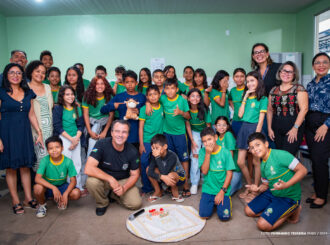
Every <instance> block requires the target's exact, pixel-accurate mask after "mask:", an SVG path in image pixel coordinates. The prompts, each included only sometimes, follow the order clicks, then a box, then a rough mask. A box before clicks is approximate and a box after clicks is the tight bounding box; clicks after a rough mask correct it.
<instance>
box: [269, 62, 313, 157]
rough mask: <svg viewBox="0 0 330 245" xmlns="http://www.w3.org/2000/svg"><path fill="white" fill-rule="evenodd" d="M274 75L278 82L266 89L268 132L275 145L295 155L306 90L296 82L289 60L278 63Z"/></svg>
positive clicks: (302, 121) (305, 108)
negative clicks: (268, 90)
mask: <svg viewBox="0 0 330 245" xmlns="http://www.w3.org/2000/svg"><path fill="white" fill-rule="evenodd" d="M276 79H278V80H280V81H281V84H280V85H278V86H275V87H273V88H272V89H271V91H270V93H269V99H268V110H267V123H268V135H269V138H270V139H271V140H273V141H275V144H276V148H277V149H281V150H286V151H288V152H290V153H291V154H292V155H296V154H297V152H298V150H299V145H300V143H301V141H302V139H303V134H304V128H305V124H304V120H305V116H306V113H307V111H308V94H307V93H306V90H305V88H304V87H303V86H302V85H300V84H297V83H298V81H299V72H298V69H297V67H296V65H295V64H294V63H293V62H291V61H287V62H285V63H284V64H282V65H281V66H280V68H279V69H278V71H277V73H276Z"/></svg>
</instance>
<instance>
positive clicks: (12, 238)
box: [0, 176, 330, 245]
mask: <svg viewBox="0 0 330 245" xmlns="http://www.w3.org/2000/svg"><path fill="white" fill-rule="evenodd" d="M311 182H312V180H311V177H310V176H308V177H306V178H305V179H304V181H303V183H302V190H303V193H302V200H303V202H302V206H303V209H302V212H301V220H300V222H299V223H298V224H296V225H292V224H285V225H283V226H282V227H281V228H280V229H278V230H277V231H276V233H270V234H265V233H262V232H260V231H259V230H258V229H257V227H256V221H255V219H252V218H248V217H246V216H245V215H244V212H243V208H244V203H243V202H242V201H241V200H239V198H238V197H237V195H234V197H233V199H232V200H233V218H232V219H231V220H230V221H229V222H221V221H219V219H218V218H217V216H216V214H214V215H213V216H212V218H211V219H210V220H208V221H207V223H206V225H205V227H204V229H203V230H202V231H201V232H200V233H199V234H197V235H196V236H194V237H191V238H189V239H187V240H185V241H182V242H181V244H205V245H206V244H207V245H211V244H225V245H226V244H253V245H258V244H330V204H328V205H326V206H325V207H324V208H323V209H320V210H312V209H310V208H309V206H308V205H307V204H305V203H304V200H305V199H306V197H307V196H308V195H309V194H310V193H311V191H312V187H311ZM199 191H200V190H199ZM199 199H200V193H199V195H196V196H193V197H190V198H188V199H186V200H185V201H184V202H183V205H191V206H193V207H195V208H196V209H198V205H199ZM158 203H173V202H172V201H171V200H170V198H169V197H164V198H162V199H161V200H159V201H157V202H156V203H155V204H158ZM144 205H145V206H147V205H148V202H147V200H146V198H144ZM129 214H130V211H129V210H126V209H124V208H122V207H120V206H119V205H118V204H116V203H112V204H110V206H109V208H108V210H107V212H106V214H105V215H104V216H102V217H97V216H96V215H95V205H94V200H93V199H92V198H91V197H90V196H87V197H85V198H82V199H80V200H78V201H76V202H71V203H70V206H69V207H68V209H67V210H65V211H60V210H58V209H57V208H56V206H55V205H54V204H53V203H52V202H50V201H49V202H48V212H47V216H46V217H45V218H43V219H38V218H36V217H35V214H34V211H33V210H31V209H26V213H25V215H23V216H15V215H13V214H12V210H11V206H10V197H9V195H5V196H4V197H1V198H0V217H1V218H0V244H147V243H149V244H151V243H150V242H148V241H145V240H142V239H140V238H137V237H135V236H134V235H132V234H131V233H129V232H128V231H127V230H126V226H125V221H126V218H127V217H128V215H129ZM319 232H327V235H319V234H318V233H319Z"/></svg>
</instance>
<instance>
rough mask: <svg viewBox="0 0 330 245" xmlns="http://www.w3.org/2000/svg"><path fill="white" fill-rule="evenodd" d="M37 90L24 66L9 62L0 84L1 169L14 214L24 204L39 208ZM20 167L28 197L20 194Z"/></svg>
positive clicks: (40, 141)
mask: <svg viewBox="0 0 330 245" xmlns="http://www.w3.org/2000/svg"><path fill="white" fill-rule="evenodd" d="M35 97H36V95H35V93H34V92H33V91H32V90H31V89H30V88H29V87H28V85H27V83H26V80H25V75H24V71H23V67H22V66H20V65H18V64H14V63H10V64H8V65H7V66H6V67H5V69H4V72H3V83H2V87H1V88H0V105H1V106H0V112H1V120H0V139H1V140H0V169H6V181H7V185H8V189H9V192H10V195H11V198H12V205H13V211H14V213H15V214H24V209H23V205H24V206H26V207H31V208H36V206H37V202H36V201H35V200H33V199H32V194H31V175H30V168H31V167H32V166H33V164H34V163H35V160H36V157H35V153H34V148H33V144H34V143H33V140H32V132H31V125H32V127H33V128H34V129H35V130H36V132H38V137H37V139H36V142H35V143H36V144H40V145H42V146H43V140H42V133H41V130H40V128H39V125H38V121H37V118H36V116H35V113H34V109H33V106H31V105H32V103H33V102H32V101H33V99H34V98H35ZM17 170H19V171H20V176H21V182H22V185H23V188H24V194H25V200H24V202H23V204H22V203H21V202H20V200H19V197H18V194H17Z"/></svg>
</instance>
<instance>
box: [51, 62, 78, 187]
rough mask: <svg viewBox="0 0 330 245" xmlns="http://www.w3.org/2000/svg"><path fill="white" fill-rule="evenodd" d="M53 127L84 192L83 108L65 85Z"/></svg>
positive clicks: (56, 109)
mask: <svg viewBox="0 0 330 245" xmlns="http://www.w3.org/2000/svg"><path fill="white" fill-rule="evenodd" d="M76 69H78V68H76ZM53 126H54V135H59V136H60V138H61V139H62V141H63V154H64V155H65V156H66V157H68V158H70V159H71V160H72V161H73V164H74V166H75V168H76V171H77V187H78V188H79V189H80V191H84V188H83V186H84V180H83V178H82V176H83V169H82V161H81V136H82V133H83V131H84V119H83V117H82V113H81V108H80V106H78V105H77V103H76V100H75V95H74V90H73V88H72V87H70V86H69V85H66V84H65V85H63V86H62V87H61V88H60V91H59V93H58V105H56V106H55V107H54V109H53ZM82 139H83V138H82Z"/></svg>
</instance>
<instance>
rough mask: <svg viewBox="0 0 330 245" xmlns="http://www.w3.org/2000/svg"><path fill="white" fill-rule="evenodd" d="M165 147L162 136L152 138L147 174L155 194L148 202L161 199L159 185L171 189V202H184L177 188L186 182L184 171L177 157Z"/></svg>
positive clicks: (157, 135)
mask: <svg viewBox="0 0 330 245" xmlns="http://www.w3.org/2000/svg"><path fill="white" fill-rule="evenodd" d="M167 147H168V145H167V139H166V137H165V136H164V135H161V134H156V135H155V136H154V137H152V139H151V149H152V156H150V165H149V167H148V168H147V174H148V177H149V180H150V182H151V184H152V186H153V187H154V190H155V192H154V193H153V194H152V195H151V196H150V197H149V202H155V201H157V200H158V199H160V198H161V197H162V195H163V190H162V188H161V185H162V186H163V188H164V189H166V188H167V187H168V186H169V187H171V192H172V200H175V201H177V202H183V201H184V199H183V198H182V196H181V195H179V191H178V186H180V185H183V184H184V183H185V181H186V176H185V171H184V169H183V167H182V165H181V162H180V160H179V158H178V156H177V155H176V154H175V153H174V152H172V151H170V150H168V149H167Z"/></svg>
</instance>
